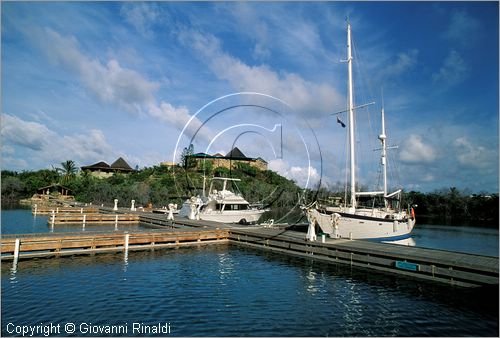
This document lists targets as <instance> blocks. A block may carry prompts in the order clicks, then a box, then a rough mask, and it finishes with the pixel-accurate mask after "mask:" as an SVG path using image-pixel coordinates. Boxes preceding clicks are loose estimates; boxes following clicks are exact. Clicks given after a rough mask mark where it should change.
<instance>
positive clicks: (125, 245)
mask: <svg viewBox="0 0 500 338" xmlns="http://www.w3.org/2000/svg"><path fill="white" fill-rule="evenodd" d="M129 240H130V234H129V233H126V234H125V244H124V248H125V253H127V252H128V242H129Z"/></svg>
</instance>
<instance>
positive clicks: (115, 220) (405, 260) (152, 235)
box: [1, 208, 499, 287]
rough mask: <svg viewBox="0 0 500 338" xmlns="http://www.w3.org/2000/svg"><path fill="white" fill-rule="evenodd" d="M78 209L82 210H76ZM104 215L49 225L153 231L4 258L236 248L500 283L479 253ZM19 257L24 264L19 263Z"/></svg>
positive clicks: (40, 246)
mask: <svg viewBox="0 0 500 338" xmlns="http://www.w3.org/2000/svg"><path fill="white" fill-rule="evenodd" d="M75 209H78V208H75ZM99 212H100V213H99V214H96V213H92V214H83V213H78V212H72V213H69V212H68V213H58V214H54V216H53V217H52V216H51V217H49V220H48V222H49V224H51V220H52V219H54V224H82V223H83V222H84V219H83V217H85V222H87V223H88V224H115V225H117V224H123V223H125V222H129V223H130V222H133V223H134V224H142V225H144V226H147V227H149V228H153V229H147V230H143V231H134V232H130V233H126V232H123V231H108V232H93V233H90V232H79V233H50V234H47V233H45V234H30V235H2V237H1V255H2V256H1V258H2V260H5V259H13V260H14V262H16V261H17V259H25V258H34V257H47V256H49V257H50V256H62V255H76V254H94V253H98V252H120V251H128V250H143V249H151V248H164V247H178V246H185V245H199V244H200V243H207V244H208V243H225V244H227V243H230V244H236V245H242V246H246V247H251V248H255V249H259V250H266V251H271V252H276V253H281V254H287V255H293V256H298V257H302V258H306V259H312V260H318V261H322V262H327V263H332V264H343V265H348V266H352V267H356V268H363V269H369V270H373V271H377V272H382V273H393V274H399V275H404V276H407V277H409V278H413V279H424V280H431V281H435V282H440V283H447V284H450V285H457V286H465V287H472V286H484V285H497V286H498V279H499V260H498V257H489V256H480V255H472V254H465V253H458V252H450V251H444V250H433V249H425V248H419V247H410V246H402V245H396V244H387V243H377V242H369V241H362V240H348V239H329V238H328V239H326V240H325V243H322V241H321V237H319V238H318V240H317V241H315V242H309V241H306V240H305V233H301V232H297V231H291V230H287V229H286V228H278V229H277V228H270V227H263V226H241V225H237V224H222V223H217V222H210V221H203V220H188V219H181V218H176V219H175V221H171V220H167V218H166V215H162V214H154V213H149V212H142V211H137V212H133V211H130V210H129V209H126V208H122V209H120V210H118V211H113V210H112V209H111V208H99ZM16 257H17V258H16Z"/></svg>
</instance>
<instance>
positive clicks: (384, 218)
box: [303, 23, 415, 245]
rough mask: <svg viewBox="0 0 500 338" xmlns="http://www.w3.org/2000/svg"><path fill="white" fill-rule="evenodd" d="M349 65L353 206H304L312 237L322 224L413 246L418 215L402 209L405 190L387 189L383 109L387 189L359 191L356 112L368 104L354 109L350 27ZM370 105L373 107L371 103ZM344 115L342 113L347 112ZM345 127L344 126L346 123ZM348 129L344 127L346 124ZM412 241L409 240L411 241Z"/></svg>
mask: <svg viewBox="0 0 500 338" xmlns="http://www.w3.org/2000/svg"><path fill="white" fill-rule="evenodd" d="M346 62H347V64H348V82H349V83H348V84H349V85H348V94H349V95H348V97H349V108H348V109H347V110H346V111H343V112H348V113H349V147H350V204H349V205H348V204H345V205H343V206H335V207H325V206H320V205H318V204H317V203H316V202H314V203H313V204H312V205H310V206H307V207H303V209H304V210H305V212H306V215H307V218H308V221H309V224H310V225H309V230H308V238H309V239H311V240H312V239H314V238H315V237H316V235H315V229H314V228H315V225H316V224H317V225H319V227H320V228H321V230H322V231H323V233H325V234H328V235H329V236H330V237H332V238H350V239H373V240H377V241H391V242H392V241H403V240H407V242H406V244H410V245H411V244H412V240H411V238H410V234H411V232H412V230H413V227H414V226H415V212H414V210H413V208H412V207H410V206H408V208H402V206H401V190H397V191H395V192H393V193H389V192H388V189H387V165H386V156H387V149H388V147H387V145H386V139H387V135H386V132H385V116H384V109H383V108H382V113H381V116H382V132H381V134H380V135H379V137H378V138H379V140H380V142H381V144H382V147H381V165H382V169H383V190H381V191H372V192H360V191H356V172H355V169H356V162H355V140H354V110H355V109H357V108H361V107H365V106H367V104H364V105H361V106H358V107H354V102H353V101H354V99H353V83H352V54H351V26H350V24H349V23H348V24H347V61H346ZM368 105H369V104H368ZM343 112H341V113H343ZM342 125H343V123H342ZM343 126H344V125H343ZM377 196H381V197H382V200H383V203H382V204H381V205H380V206H375V204H374V203H373V204H371V205H370V206H368V207H366V206H361V204H360V203H358V202H359V199H361V198H365V199H366V198H368V199H371V201H373V202H374V201H375V197H377ZM408 239H409V240H408Z"/></svg>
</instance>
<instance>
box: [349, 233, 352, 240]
mask: <svg viewBox="0 0 500 338" xmlns="http://www.w3.org/2000/svg"><path fill="white" fill-rule="evenodd" d="M349 239H350V240H352V232H350V233H349Z"/></svg>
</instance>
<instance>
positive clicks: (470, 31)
mask: <svg viewBox="0 0 500 338" xmlns="http://www.w3.org/2000/svg"><path fill="white" fill-rule="evenodd" d="M479 28H480V23H479V21H478V20H476V19H475V18H473V17H472V16H471V15H470V14H468V13H467V12H465V11H455V12H453V13H452V14H451V19H450V25H449V26H448V29H447V30H446V31H445V32H444V33H443V37H444V38H446V39H449V40H453V41H457V42H460V43H461V44H463V45H464V46H465V45H467V44H470V42H471V41H473V37H474V36H476V34H477V31H478V29H479Z"/></svg>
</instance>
